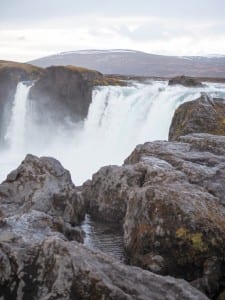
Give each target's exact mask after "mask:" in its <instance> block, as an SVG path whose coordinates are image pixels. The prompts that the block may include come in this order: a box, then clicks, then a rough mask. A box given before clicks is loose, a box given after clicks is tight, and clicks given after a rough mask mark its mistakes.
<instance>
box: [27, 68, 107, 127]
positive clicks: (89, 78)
mask: <svg viewBox="0 0 225 300" xmlns="http://www.w3.org/2000/svg"><path fill="white" fill-rule="evenodd" d="M101 77H102V75H101V73H98V72H97V71H92V70H88V69H83V68H79V67H72V66H71V67H70V66H68V67H62V66H58V67H49V68H47V69H45V72H44V73H43V75H42V76H41V78H40V79H39V80H38V81H37V82H36V83H35V84H34V86H33V87H32V88H31V90H30V100H31V101H32V105H33V106H34V110H35V111H36V115H37V118H38V119H37V120H36V121H37V122H38V123H44V124H46V122H47V121H48V122H49V120H51V121H52V122H53V123H56V124H57V123H58V122H59V120H60V123H61V125H63V123H65V122H66V120H67V121H68V119H69V120H70V121H72V122H75V121H80V120H83V119H84V118H85V117H86V116H87V113H88V108H89V105H90V103H91V100H92V99H91V96H92V82H93V81H94V80H97V79H98V78H101ZM34 117H35V116H34ZM40 118H41V119H40Z"/></svg>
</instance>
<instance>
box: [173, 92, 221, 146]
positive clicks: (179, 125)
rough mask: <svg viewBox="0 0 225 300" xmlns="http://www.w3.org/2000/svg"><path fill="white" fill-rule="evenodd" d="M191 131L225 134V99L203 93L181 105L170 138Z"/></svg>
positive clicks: (175, 138) (174, 138)
mask: <svg viewBox="0 0 225 300" xmlns="http://www.w3.org/2000/svg"><path fill="white" fill-rule="evenodd" d="M189 133H209V134H216V135H225V100H224V99H219V98H211V97H209V96H208V95H207V94H205V93H202V95H201V97H200V98H199V99H197V100H194V101H189V102H186V103H184V104H182V105H181V106H179V107H178V108H177V110H176V111H175V114H174V117H173V120H172V123H171V126H170V131H169V140H177V139H178V138H179V137H180V136H182V135H187V134H189Z"/></svg>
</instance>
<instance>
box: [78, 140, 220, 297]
mask: <svg viewBox="0 0 225 300" xmlns="http://www.w3.org/2000/svg"><path fill="white" fill-rule="evenodd" d="M181 141H184V142H185V143H182V142H152V143H146V144H144V145H139V146H137V147H136V149H135V150H134V151H133V153H132V154H131V155H130V156H129V157H128V158H127V159H126V161H125V164H124V165H123V166H122V167H115V166H109V167H105V168H102V169H100V171H99V172H97V173H96V174H95V175H94V176H93V179H92V181H90V182H88V183H86V184H85V185H84V186H83V189H84V191H83V196H84V198H85V199H86V201H87V202H88V201H89V207H90V213H92V210H93V211H94V214H95V215H98V216H99V218H103V219H105V220H107V219H108V218H110V219H111V220H113V218H115V220H116V221H117V222H118V221H120V222H121V223H122V224H123V228H124V242H125V246H126V250H127V253H128V255H129V257H130V262H131V264H135V265H138V266H141V267H143V268H146V269H148V270H151V271H153V272H156V273H159V274H169V275H172V276H175V277H180V278H185V279H186V280H188V281H190V282H193V284H195V285H196V286H197V287H198V288H200V289H201V290H203V291H204V292H205V293H206V294H207V295H209V296H210V297H215V296H217V295H218V294H219V292H220V291H222V290H223V289H224V278H223V274H224V273H225V268H224V251H225V198H224V197H225V196H224V189H225V180H224V178H225V157H224V155H221V154H222V153H223V152H222V150H221V151H220V150H218V151H217V149H216V148H215V149H214V148H213V147H212V145H220V148H218V149H225V140H222V139H221V137H219V136H213V135H207V134H195V135H189V136H187V137H182V138H181ZM91 195H93V197H91ZM110 207H111V212H112V214H110ZM120 208H122V209H120ZM210 270H213V271H210ZM214 270H216V272H214ZM212 273H214V276H212Z"/></svg>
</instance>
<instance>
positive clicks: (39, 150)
mask: <svg viewBox="0 0 225 300" xmlns="http://www.w3.org/2000/svg"><path fill="white" fill-rule="evenodd" d="M30 87H31V86H29V85H27V83H23V82H20V83H19V84H18V86H17V91H16V94H15V98H14V103H13V107H12V114H11V119H10V122H9V125H8V129H7V130H6V133H5V140H6V141H7V144H8V148H7V149H4V150H3V149H1V148H0V166H1V171H0V182H1V181H2V180H4V179H5V178H6V175H7V174H8V173H9V172H10V171H11V170H13V169H15V168H16V167H17V166H18V165H19V164H20V163H21V161H22V160H23V158H24V157H25V155H26V154H27V153H32V154H34V155H37V156H52V157H55V158H57V159H58V160H59V161H60V162H61V163H62V165H63V166H64V167H65V168H67V169H68V170H69V171H70V172H71V175H72V179H73V181H74V183H75V184H76V185H80V184H82V183H83V182H84V181H85V180H87V179H89V178H91V176H92V174H93V173H94V172H96V171H97V170H98V169H99V168H100V167H102V166H104V165H111V164H117V165H121V164H122V163H123V161H124V159H125V158H126V157H127V156H128V155H129V154H130V153H131V151H132V150H133V149H134V148H135V146H136V145H137V144H140V143H144V142H146V141H153V140H167V139H168V132H169V126H170V123H171V120H172V117H173V114H174V111H175V109H176V108H177V107H178V106H179V105H180V104H182V103H184V102H186V101H190V100H194V99H196V98H198V97H199V96H200V93H201V92H207V93H208V94H209V95H211V96H212V97H222V98H225V85H223V84H207V85H206V87H204V88H186V87H182V86H168V83H167V82H165V81H154V82H149V83H148V84H137V83H133V85H132V86H127V87H118V86H107V87H97V88H96V89H95V90H94V91H93V95H92V103H91V105H90V107H89V112H88V116H87V118H86V120H84V122H83V123H82V124H73V125H72V126H71V124H70V126H68V128H65V126H62V128H61V130H59V131H57V134H55V136H52V132H51V142H49V143H47V144H46V142H45V144H44V145H43V144H42V143H41V140H43V136H45V137H46V139H45V141H46V140H48V134H49V135H50V133H49V132H48V127H47V125H46V130H45V131H43V130H40V129H39V127H38V126H37V125H35V124H32V113H34V112H33V111H32V107H31V105H29V97H28V95H29V90H30ZM28 129H29V130H28ZM32 130H33V132H32ZM49 131H50V129H49ZM0 147H1V145H0Z"/></svg>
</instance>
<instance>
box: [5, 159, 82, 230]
mask: <svg viewBox="0 0 225 300" xmlns="http://www.w3.org/2000/svg"><path fill="white" fill-rule="evenodd" d="M0 201H1V215H2V216H3V217H11V216H13V215H15V214H23V213H27V212H28V211H30V210H35V211H39V212H44V213H45V214H48V215H50V216H52V217H55V218H57V217H60V218H62V219H63V220H64V221H65V222H67V223H70V224H73V225H76V224H79V223H80V221H81V220H82V219H83V218H84V214H85V209H84V203H83V201H82V199H81V197H80V196H79V194H78V193H77V191H76V190H75V187H74V185H73V183H72V181H71V177H70V173H69V172H68V171H67V170H65V169H64V168H63V167H62V165H61V164H60V163H59V162H58V161H57V160H55V159H53V158H49V157H41V158H38V157H36V156H33V155H30V154H29V155H27V156H26V158H25V159H24V161H23V162H22V163H21V165H20V166H19V167H18V168H17V169H16V170H14V171H12V172H11V173H10V174H9V175H8V176H7V179H6V180H5V181H4V182H3V183H2V184H1V185H0Z"/></svg>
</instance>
